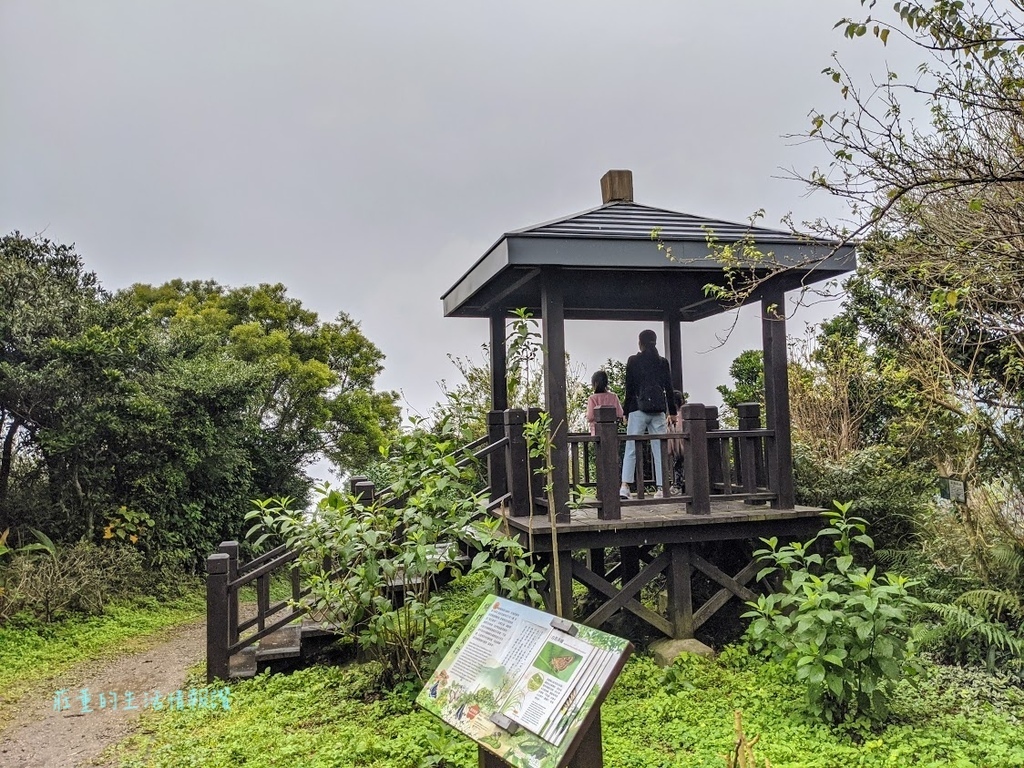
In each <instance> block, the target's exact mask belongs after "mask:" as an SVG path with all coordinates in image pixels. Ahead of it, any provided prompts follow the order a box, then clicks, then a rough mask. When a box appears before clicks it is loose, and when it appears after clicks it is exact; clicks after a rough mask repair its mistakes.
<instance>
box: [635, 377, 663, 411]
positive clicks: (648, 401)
mask: <svg viewBox="0 0 1024 768" xmlns="http://www.w3.org/2000/svg"><path fill="white" fill-rule="evenodd" d="M636 407H637V410H639V411H643V412H644V413H664V412H665V411H666V410H667V403H666V401H665V390H664V388H663V387H659V386H658V385H657V384H644V385H643V386H642V387H640V391H639V392H637V393H636Z"/></svg>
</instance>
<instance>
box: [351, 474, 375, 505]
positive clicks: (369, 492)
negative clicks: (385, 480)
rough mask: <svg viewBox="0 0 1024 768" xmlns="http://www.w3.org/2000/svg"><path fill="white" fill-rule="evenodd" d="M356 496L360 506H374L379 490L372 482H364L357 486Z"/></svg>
mask: <svg viewBox="0 0 1024 768" xmlns="http://www.w3.org/2000/svg"><path fill="white" fill-rule="evenodd" d="M354 490H355V495H356V497H357V498H358V499H359V503H360V504H373V500H374V499H375V498H376V495H377V494H376V491H377V488H376V486H375V485H374V484H373V482H372V481H370V480H362V481H360V482H358V483H356V484H355V488H354Z"/></svg>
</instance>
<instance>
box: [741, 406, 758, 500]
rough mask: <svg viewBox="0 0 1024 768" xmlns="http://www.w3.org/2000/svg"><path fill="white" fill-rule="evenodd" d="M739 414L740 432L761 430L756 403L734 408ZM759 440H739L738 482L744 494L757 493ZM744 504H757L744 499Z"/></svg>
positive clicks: (749, 438) (743, 438)
mask: <svg viewBox="0 0 1024 768" xmlns="http://www.w3.org/2000/svg"><path fill="white" fill-rule="evenodd" d="M736 412H737V413H738V414H739V417H740V418H739V428H740V429H741V430H747V429H760V428H761V406H760V405H759V404H758V403H740V404H739V405H738V406H736ZM759 440H760V438H757V437H741V438H740V480H741V481H742V483H743V492H744V493H757V488H758V479H759V478H758V474H759V473H758V461H757V453H758V451H757V447H758V442H759ZM743 503H744V504H757V503H759V502H757V501H755V500H754V499H744V500H743Z"/></svg>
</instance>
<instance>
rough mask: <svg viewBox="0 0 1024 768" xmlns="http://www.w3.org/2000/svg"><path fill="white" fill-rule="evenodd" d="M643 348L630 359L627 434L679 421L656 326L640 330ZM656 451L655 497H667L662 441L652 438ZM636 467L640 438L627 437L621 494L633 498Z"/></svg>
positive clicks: (651, 431) (657, 432) (649, 431)
mask: <svg viewBox="0 0 1024 768" xmlns="http://www.w3.org/2000/svg"><path fill="white" fill-rule="evenodd" d="M639 343H640V352H639V353H638V354H636V355H633V356H632V357H630V358H629V360H627V361H626V403H625V409H626V434H629V435H643V434H652V435H663V434H665V433H666V432H667V431H668V422H669V420H671V421H673V422H674V421H675V418H676V402H675V392H674V390H673V388H672V371H671V369H670V368H669V365H668V360H666V359H665V358H664V357H662V356H661V355H659V354H658V347H657V343H658V334H656V333H655V332H654V331H652V330H646V331H641V332H640V337H639ZM651 451H652V453H653V454H654V477H655V482H656V483H657V486H658V490H657V491H656V492H655V494H654V498H656V499H661V498H664V496H665V494H664V490H663V489H664V484H663V482H662V467H661V441H660V440H652V441H651ZM635 471H636V441H635V440H627V441H626V455H625V456H624V457H623V460H622V488H621V489H620V490H619V496H621V497H622V498H623V499H628V498H630V494H629V482H630V480H632V479H633V474H634V472H635Z"/></svg>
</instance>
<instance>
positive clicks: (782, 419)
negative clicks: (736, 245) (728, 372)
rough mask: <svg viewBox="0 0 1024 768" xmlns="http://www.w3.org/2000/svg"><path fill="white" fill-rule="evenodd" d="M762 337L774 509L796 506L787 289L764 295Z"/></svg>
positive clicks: (762, 302) (769, 466)
mask: <svg viewBox="0 0 1024 768" xmlns="http://www.w3.org/2000/svg"><path fill="white" fill-rule="evenodd" d="M761 337H762V342H763V345H764V403H765V417H766V421H767V426H768V429H771V430H774V431H775V436H774V437H773V438H771V439H770V440H769V441H768V477H769V480H770V482H771V486H772V488H771V490H772V491H773V492H775V494H777V495H776V498H775V500H774V501H772V507H773V508H775V509H793V507H794V506H795V505H796V495H795V492H794V488H793V445H792V442H791V436H790V418H789V370H788V365H787V361H786V293H785V291H782V290H778V289H776V290H771V291H767V292H766V293H765V294H763V295H762V297H761Z"/></svg>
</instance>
